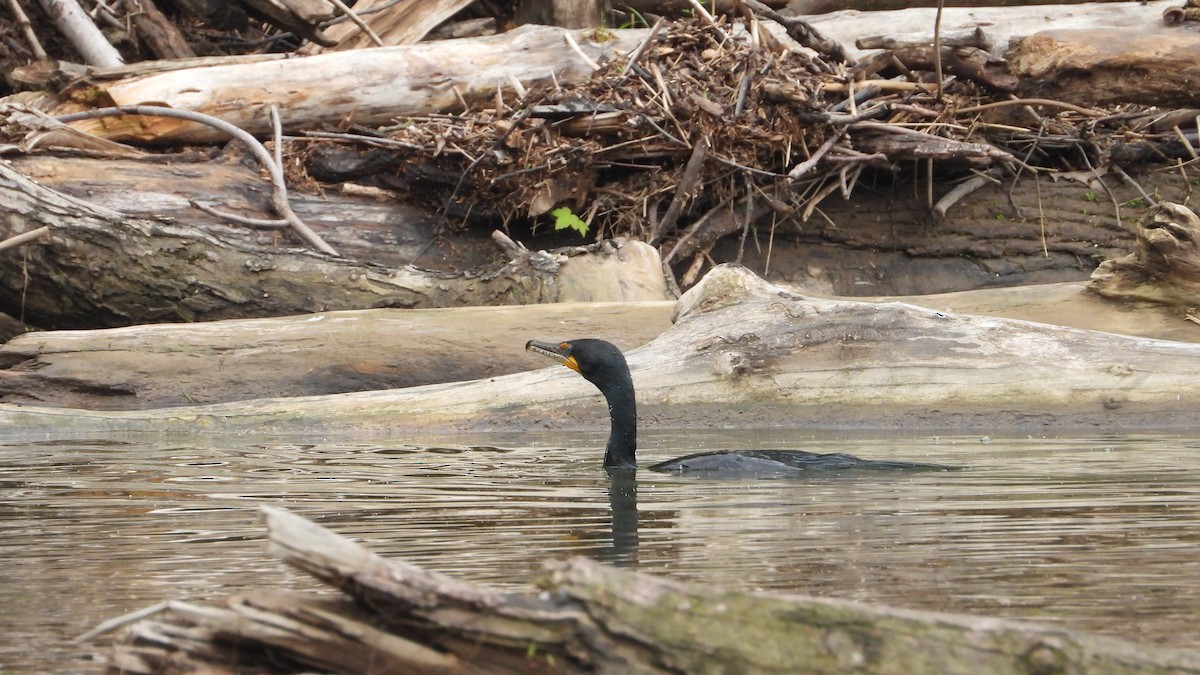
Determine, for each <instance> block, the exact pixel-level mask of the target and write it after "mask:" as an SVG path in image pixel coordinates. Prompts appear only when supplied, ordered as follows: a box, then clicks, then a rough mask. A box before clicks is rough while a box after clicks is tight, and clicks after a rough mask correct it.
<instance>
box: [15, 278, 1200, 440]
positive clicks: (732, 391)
mask: <svg viewBox="0 0 1200 675" xmlns="http://www.w3.org/2000/svg"><path fill="white" fill-rule="evenodd" d="M673 320H674V325H673V326H672V327H671V328H670V329H669V330H668V331H666V332H665V333H663V334H662V335H661V336H659V337H658V338H657V339H656V340H654V341H652V342H651V343H650V344H648V345H646V346H644V347H642V348H640V349H635V350H633V351H632V352H630V353H629V355H628V359H629V363H630V366H631V369H632V372H633V379H634V382H635V384H636V386H637V387H638V397H639V412H640V413H641V414H642V416H643V417H644V418H645V419H647V420H653V424H654V425H657V426H661V427H668V428H669V427H698V426H709V425H716V426H732V427H741V428H751V427H761V426H764V425H772V426H791V427H816V428H854V427H858V428H888V429H891V428H906V429H921V428H931V427H945V426H958V427H964V428H980V427H984V428H987V429H993V430H994V429H998V428H1009V429H1011V428H1018V429H1029V430H1034V429H1037V430H1041V429H1044V428H1045V427H1053V428H1066V427H1069V426H1079V425H1086V426H1095V427H1099V428H1105V429H1120V428H1133V427H1137V426H1145V425H1153V426H1157V427H1159V428H1163V427H1170V426H1188V425H1194V424H1195V410H1196V407H1197V405H1200V388H1197V387H1196V386H1195V382H1196V378H1197V377H1200V358H1197V357H1200V345H1196V344H1184V343H1176V342H1166V341H1160V340H1150V339H1144V338H1133V337H1125V336H1119V335H1111V334H1107V333H1096V332H1090V331H1081V330H1073V329H1065V328H1055V327H1053V326H1047V325H1043V324H1033V323H1027V322H1022V321H1012V320H1005V319H993V318H984V317H977V316H967V315H955V314H950V313H945V312H939V311H935V310H929V309H924V308H920V307H914V306H911V305H904V304H900V303H887V304H872V303H861V302H846V301H823V300H816V299H811V298H806V297H804V296H801V295H799V294H797V293H796V292H794V291H793V290H791V289H788V288H785V287H780V286H774V285H771V284H768V283H766V282H764V281H762V280H761V279H759V278H758V277H755V276H754V275H753V274H752V273H750V272H749V271H747V270H746V269H744V268H741V267H737V266H722V267H719V268H717V269H715V270H714V271H713V272H710V273H709V274H708V275H707V276H706V277H705V278H704V279H703V280H702V281H701V283H699V284H697V286H696V287H694V288H692V289H691V290H689V291H688V292H687V293H686V294H685V295H684V296H683V297H682V298H681V299H680V301H679V303H678V304H677V306H676V309H675V314H674V317H673ZM568 331H569V333H568ZM562 332H563V333H568V334H565V335H563V334H557V335H545V336H530V337H542V338H549V339H555V338H570V337H578V336H577V335H574V334H573V333H574V331H573V330H570V329H569V328H564V329H563V331H562ZM66 420H69V421H70V426H69V429H70V430H71V431H70V433H81V434H86V433H96V432H102V431H115V430H127V431H136V430H145V431H170V430H174V431H179V432H200V433H207V432H213V433H224V432H244V431H256V432H262V433H306V432H320V433H322V434H326V435H328V434H330V433H334V432H337V433H342V434H346V435H358V436H379V435H385V436H386V435H394V434H400V433H414V432H431V431H454V430H464V431H481V430H522V429H530V428H533V427H535V426H538V427H545V428H576V429H578V428H582V427H589V428H607V424H608V416H607V410H606V409H605V407H604V405H603V403H602V399H601V398H600V397H599V395H598V394H597V393H596V391H595V389H594V388H593V387H592V386H591V385H590V384H588V383H587V382H585V381H583V380H581V379H580V378H579V377H578V376H577V375H575V374H574V373H572V372H570V371H568V370H566V369H564V368H561V367H557V366H556V367H553V368H548V369H542V370H537V371H533V372H528V373H519V374H515V375H509V376H505V377H497V378H491V379H487V380H477V381H473V382H466V383H453V384H440V385H430V386H425V387H415V388H411V389H403V390H388V391H373V392H359V393H351V394H339V395H333V396H318V397H307V398H303V399H276V400H256V401H247V402H241V403H228V404H219V405H211V406H197V407H191V408H174V409H166V410H150V411H118V412H85V411H79V410H72V409H51V408H33V407H19V406H10V405H2V406H0V428H4V429H6V430H8V431H14V432H15V431H18V430H20V431H24V432H37V431H38V430H48V429H53V430H54V431H55V432H56V433H63V432H64V426H63V425H64V422H65V421H66Z"/></svg>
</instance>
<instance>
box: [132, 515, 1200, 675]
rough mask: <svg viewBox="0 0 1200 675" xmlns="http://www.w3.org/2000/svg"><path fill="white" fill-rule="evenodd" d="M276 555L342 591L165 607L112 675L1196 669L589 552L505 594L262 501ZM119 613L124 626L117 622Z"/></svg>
mask: <svg viewBox="0 0 1200 675" xmlns="http://www.w3.org/2000/svg"><path fill="white" fill-rule="evenodd" d="M260 513H261V514H262V517H263V519H264V520H265V521H266V525H267V529H268V536H269V548H268V550H269V551H270V552H271V553H273V554H274V555H276V556H278V557H279V558H280V559H281V560H283V561H284V562H286V563H287V564H289V565H291V566H292V567H294V568H296V569H299V570H301V571H303V572H305V573H307V574H310V575H312V576H313V577H315V578H317V579H318V580H320V581H322V582H324V583H326V584H329V585H330V586H332V587H333V588H336V589H338V590H340V591H341V592H343V593H345V594H346V595H347V596H349V598H351V599H353V600H354V602H349V601H347V600H334V599H330V598H329V597H328V596H317V595H313V594H299V593H291V594H283V593H278V592H270V591H261V590H256V591H250V592H247V593H245V594H242V595H239V596H235V597H233V598H230V599H229V600H228V601H226V602H225V604H224V606H216V607H213V606H198V605H193V604H189V603H176V602H171V603H167V604H166V605H165V606H164V607H162V610H163V611H161V612H159V613H157V614H156V615H154V616H152V617H150V618H145V619H142V620H141V621H139V622H137V623H134V624H133V625H131V626H128V627H127V628H125V629H124V630H123V632H122V635H121V636H120V638H119V639H118V641H117V643H116V645H115V647H114V649H113V652H112V657H111V659H110V660H109V668H110V671H111V672H120V673H158V672H163V671H164V669H169V670H171V671H172V672H178V671H189V672H194V671H198V670H203V671H204V672H222V673H243V672H246V673H248V672H255V673H260V672H276V673H292V672H303V671H305V670H309V669H314V668H315V669H318V670H320V671H323V672H324V671H332V672H339V673H368V672H419V673H498V672H543V671H544V672H559V673H577V672H591V673H679V672H686V673H724V672H755V673H829V672H846V671H850V670H852V671H853V672H857V673H880V674H882V673H932V672H937V673H971V674H972V675H993V674H994V675H1000V674H1007V673H1012V674H1014V675H1015V674H1017V673H1021V674H1025V673H1031V672H1036V673H1043V672H1103V673H1147V674H1149V673H1197V672H1200V653H1197V652H1194V651H1187V650H1170V649H1163V648H1158V647H1151V646H1139V645H1135V644H1132V643H1128V642H1124V641H1121V640H1118V639H1114V638H1110V637H1101V636H1096V635H1089V634H1083V633H1078V632H1074V631H1069V630H1065V629H1062V628H1055V627H1050V626H1045V625H1038V624H1033V623H1028V622H1022V621H1009V620H1001V619H995V618H987V617H971V616H963V615H952V614H944V613H936V612H926V611H915V610H904V609H896V608H891V607H886V606H881V605H869V604H865V603H861V602H853V601H847V600H838V599H832V598H813V597H805V596H781V595H768V594H762V593H750V592H742V591H738V590H736V589H725V588H713V587H710V586H707V585H699V584H688V583H683V582H676V581H670V580H666V579H661V578H657V577H654V576H651V575H648V574H641V573H637V572H632V571H626V570H620V569H615V568H612V567H608V566H605V565H602V564H599V563H596V562H593V561H590V560H587V559H584V558H575V559H572V560H569V561H567V562H562V563H548V564H547V565H546V567H545V570H544V571H543V573H542V577H541V581H540V582H539V585H540V586H541V587H542V592H540V593H500V592H497V591H494V590H491V589H488V588H484V587H479V586H475V585H473V584H469V583H465V582H461V581H457V580H455V579H453V578H451V577H448V576H445V575H441V574H438V573H435V572H431V571H428V570H424V569H422V568H420V567H416V566H414V565H410V564H407V563H404V562H401V561H393V560H387V559H384V558H381V557H379V556H378V555H376V554H374V553H372V552H371V551H369V550H367V549H365V548H363V547H362V546H360V545H358V544H356V543H354V542H353V541H350V540H349V539H346V538H344V537H341V536H339V535H337V534H334V533H333V532H330V531H329V530H326V529H324V528H322V527H320V526H319V525H317V524H315V523H312V522H310V521H307V520H305V519H303V518H301V517H299V516H297V515H294V514H292V513H290V512H288V511H285V510H282V509H276V508H271V507H261V508H260ZM117 623H119V622H117Z"/></svg>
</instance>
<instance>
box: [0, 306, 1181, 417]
mask: <svg viewBox="0 0 1200 675" xmlns="http://www.w3.org/2000/svg"><path fill="white" fill-rule="evenodd" d="M1085 287H1086V284H1085V283H1084V282H1077V283H1066V284H1043V285H1040V286H1027V287H1022V288H1003V289H993V290H981V291H968V292H962V293H948V294H943V295H926V296H917V297H908V298H896V297H892V298H887V299H875V300H874V301H888V302H897V301H900V302H913V303H916V304H919V305H921V306H923V307H928V308H929V309H933V310H937V311H942V312H967V313H971V314H983V315H986V316H997V317H1006V318H1012V319H1024V320H1030V321H1040V322H1042V323H1052V324H1055V325H1060V326H1069V327H1074V328H1084V329H1090V330H1102V331H1105V332H1109V333H1119V334H1122V335H1133V336H1139V337H1151V338H1158V339H1166V340H1179V341H1184V342H1200V325H1197V324H1195V323H1191V322H1188V321H1184V320H1181V319H1180V317H1179V313H1178V311H1176V310H1174V309H1170V308H1163V307H1142V308H1139V309H1138V311H1136V312H1129V311H1127V309H1126V308H1124V307H1122V306H1118V305H1114V304H1113V303H1111V302H1108V301H1106V300H1103V299H1101V298H1099V297H1097V296H1095V295H1094V294H1091V293H1085V292H1084V288H1085ZM673 307H674V303H672V302H622V303H587V304H577V303H555V304H542V305H527V306H521V307H462V308H454V309H431V310H390V309H376V310H362V311H348V312H327V313H323V314H317V315H301V316H293V317H283V318H271V319H246V320H233V321H209V322H203V323H188V324H156V325H149V326H132V327H129V328H112V329H106V330H92V331H81V330H74V331H40V332H36V333H27V334H24V335H18V336H17V337H15V338H14V339H12V340H10V341H8V342H7V343H5V344H4V345H3V346H0V402H3V403H19V404H23V405H47V406H55V407H66V408H82V409H86V410H133V409H147V408H161V407H166V406H181V405H202V404H209V403H220V402H226V401H242V400H247V399H252V398H267V397H281V398H282V397H294V396H316V395H321V394H334V393H343V392H350V391H364V390H369V389H392V388H401V387H415V386H421V385H427V384H438V383H442V382H454V381H462V380H474V379H482V378H487V377H496V376H499V375H507V374H510V373H517V372H521V371H525V370H533V369H535V368H541V367H544V366H545V365H546V362H545V360H544V359H543V357H541V356H538V355H534V354H530V353H528V352H525V351H523V350H521V349H520V347H521V345H523V344H524V343H525V341H526V340H528V339H529V336H531V335H541V336H557V337H565V338H570V337H575V336H582V335H600V336H603V337H606V338H608V339H610V340H611V341H613V342H615V343H616V344H617V346H619V347H621V348H622V349H626V350H628V349H632V348H634V347H639V346H641V345H644V344H646V343H648V342H650V341H651V340H653V339H654V338H656V337H658V336H659V335H660V334H662V333H663V332H665V331H666V330H667V328H669V327H670V325H671V322H670V317H671V312H672V308H673ZM482 325H486V326H487V327H488V330H487V331H484V332H480V331H479V330H478V327H479V326H482ZM565 326H569V327H570V328H569V331H568V332H566V333H564V331H567V329H565V328H564V327H565Z"/></svg>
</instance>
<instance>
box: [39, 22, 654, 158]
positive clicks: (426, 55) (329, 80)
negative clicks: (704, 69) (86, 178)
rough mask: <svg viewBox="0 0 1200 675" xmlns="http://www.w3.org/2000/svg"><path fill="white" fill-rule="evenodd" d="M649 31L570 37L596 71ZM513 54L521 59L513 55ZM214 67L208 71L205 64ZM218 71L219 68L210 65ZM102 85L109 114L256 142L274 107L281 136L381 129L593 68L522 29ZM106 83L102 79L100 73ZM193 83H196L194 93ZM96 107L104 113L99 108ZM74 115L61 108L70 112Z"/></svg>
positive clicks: (557, 36) (95, 127)
mask: <svg viewBox="0 0 1200 675" xmlns="http://www.w3.org/2000/svg"><path fill="white" fill-rule="evenodd" d="M646 32H647V31H646V30H643V29H629V30H614V31H609V32H608V33H607V34H606V35H607V37H606V39H605V40H604V41H603V42H599V41H597V40H596V39H595V38H596V36H595V34H594V32H592V33H589V32H587V31H579V32H577V33H576V34H571V35H570V36H569V39H570V40H573V41H574V42H575V43H576V44H577V45H578V47H579V49H580V50H582V53H583V54H586V55H587V57H588V58H589V59H591V60H592V61H593V62H594V61H595V60H597V59H603V58H604V57H605V55H610V56H611V55H614V54H624V53H627V52H630V51H632V50H634V49H635V48H637V46H638V44H639V43H640V42H641V40H642V39H643V38H645V36H646ZM518 55H519V58H517V56H518ZM212 62H213V61H212V60H209V61H207V63H212ZM217 63H220V61H217ZM145 67H146V69H147V71H148V72H149V73H150V74H148V75H145V76H142V77H131V76H129V75H128V72H129V71H128V69H123V70H122V73H123V74H124V75H125V76H124V77H123V78H122V79H120V80H117V81H103V80H102V81H99V82H97V83H96V84H94V85H93V86H96V87H97V88H98V91H96V92H95V94H94V96H95V98H96V100H101V101H105V102H109V103H110V104H111V105H117V106H122V105H137V104H138V103H144V102H149V101H153V102H156V103H157V104H158V105H165V106H168V107H171V108H177V109H180V110H193V111H196V112H202V113H206V114H209V115H213V116H215V117H220V118H221V119H223V120H225V121H226V122H229V123H231V124H233V125H235V126H238V127H241V128H242V129H245V130H246V131H248V132H250V133H253V134H266V133H269V132H270V129H271V124H270V117H269V115H268V114H267V110H268V109H269V108H270V106H271V105H276V106H278V107H279V113H280V117H281V121H282V124H283V128H284V131H285V132H286V133H293V132H296V131H299V130H305V129H317V128H321V127H327V126H335V125H339V126H340V125H345V124H349V123H353V124H361V125H368V126H378V125H386V124H391V123H393V122H395V121H396V120H397V119H403V118H404V117H405V116H408V115H420V114H427V113H434V112H439V111H443V110H450V109H455V108H461V105H462V102H463V101H475V100H479V99H481V98H489V97H493V96H495V94H496V89H497V87H503V88H507V89H511V88H512V82H514V81H519V82H521V83H523V84H524V86H527V87H529V86H533V85H534V84H537V83H545V84H550V83H552V82H554V81H558V82H569V81H573V80H578V79H582V78H586V77H588V76H590V75H591V74H592V72H593V67H592V65H590V64H589V63H588V62H587V61H585V59H584V58H583V57H582V56H581V55H580V54H579V53H576V51H575V50H574V49H573V47H572V46H571V43H570V41H569V40H568V33H567V32H566V31H565V30H564V29H561V28H551V27H547V26H523V27H521V28H518V29H516V30H513V31H510V32H507V33H502V34H500V35H492V36H485V37H480V38H471V39H462V40H444V41H439V42H432V43H421V44H416V45H407V46H399V47H385V48H379V49H360V50H353V51H349V52H332V53H326V54H318V55H316V56H312V57H307V58H303V59H283V60H278V59H273V60H266V61H253V62H250V63H243V62H239V61H236V60H235V61H233V62H232V63H230V64H229V65H209V66H205V67H200V68H191V69H186V70H168V71H165V72H155V70H157V69H156V67H155V64H154V63H153V62H151V63H149V64H147V65H146V66H145ZM97 76H98V77H100V78H103V77H104V73H98V74H97ZM199 83H203V84H202V85H200V84H199ZM100 107H103V106H100ZM74 109H78V106H74V105H70V106H66V107H65V108H64V109H63V110H62V111H60V112H64V113H65V112H70V111H72V110H74ZM73 126H75V127H77V128H79V129H82V130H85V131H87V132H89V133H92V134H95V135H96V136H100V137H103V138H108V139H113V140H120V141H132V142H152V143H160V144H161V143H196V142H212V141H223V140H225V137H224V135H222V134H220V133H219V132H216V131H214V130H213V129H211V128H209V127H205V126H202V125H198V124H195V123H192V122H185V121H182V120H175V119H167V118H145V117H136V118H135V117H123V118H114V119H108V120H90V121H83V122H76V123H74V124H73Z"/></svg>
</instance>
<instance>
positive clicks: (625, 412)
mask: <svg viewBox="0 0 1200 675" xmlns="http://www.w3.org/2000/svg"><path fill="white" fill-rule="evenodd" d="M525 349H526V350H528V351H531V352H537V353H538V354H544V355H545V356H549V357H550V358H552V359H554V360H556V361H558V362H559V363H561V364H563V365H564V366H566V367H568V368H570V369H571V370H574V371H575V372H577V373H579V374H580V375H582V376H583V377H584V379H586V380H587V381H588V382H591V383H592V384H594V385H596V388H598V389H599V390H600V392H601V393H603V394H604V398H605V399H606V400H607V401H608V415H609V419H610V422H611V424H612V428H611V430H610V431H609V435H608V444H607V445H606V446H605V448H604V468H606V469H636V468H637V401H636V399H635V397H634V393H633V378H632V377H631V376H630V375H629V366H628V365H627V364H626V363H625V355H624V354H622V353H621V350H619V349H617V348H616V346H615V345H613V344H612V343H610V342H606V341H604V340H595V339H590V338H584V339H579V340H567V341H565V342H557V343H555V342H542V341H541V340H530V341H529V342H527V343H525ZM649 468H650V469H651V470H652V471H662V472H669V473H692V472H695V473H700V474H708V475H714V474H717V473H720V474H722V475H742V476H747V475H787V474H795V473H798V472H807V471H838V470H846V469H901V470H904V469H908V470H913V469H917V470H949V469H955V468H959V467H950V466H942V465H939V464H921V463H915V462H898V461H888V460H870V459H860V458H858V457H855V456H854V455H847V454H845V453H840V452H837V453H828V454H821V453H816V452H806V451H804V450H741V451H721V452H702V453H698V454H695V455H688V456H686V457H679V458H677V459H672V460H669V461H666V462H662V463H659V464H655V465H653V466H651V467H649Z"/></svg>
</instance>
